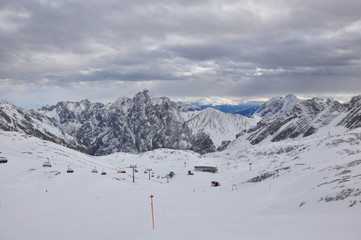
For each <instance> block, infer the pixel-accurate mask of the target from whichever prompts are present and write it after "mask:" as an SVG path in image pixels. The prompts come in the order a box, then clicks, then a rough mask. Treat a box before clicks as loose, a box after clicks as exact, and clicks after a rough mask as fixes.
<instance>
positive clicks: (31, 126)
mask: <svg viewBox="0 0 361 240" xmlns="http://www.w3.org/2000/svg"><path fill="white" fill-rule="evenodd" d="M0 129H2V130H5V131H17V132H20V133H26V134H28V135H31V136H35V137H38V138H41V139H44V140H49V141H53V142H55V143H59V144H62V145H64V146H67V147H69V148H73V149H76V150H78V151H81V152H87V150H86V148H85V147H84V146H83V145H82V144H80V143H79V141H78V140H77V139H76V138H74V137H72V136H70V135H69V134H67V133H65V132H64V131H61V130H60V129H59V128H57V127H55V126H54V125H53V124H51V123H45V122H42V121H39V120H38V119H36V118H33V117H32V116H31V115H29V114H28V113H27V111H26V110H25V109H21V108H18V107H16V106H15V105H13V104H11V103H8V102H7V101H5V100H0Z"/></svg>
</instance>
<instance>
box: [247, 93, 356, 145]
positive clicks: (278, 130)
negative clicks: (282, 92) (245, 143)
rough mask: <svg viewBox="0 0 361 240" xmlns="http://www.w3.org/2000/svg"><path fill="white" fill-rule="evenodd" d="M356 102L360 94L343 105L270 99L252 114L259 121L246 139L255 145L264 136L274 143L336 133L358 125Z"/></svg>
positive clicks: (292, 99)
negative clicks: (259, 119) (317, 134)
mask: <svg viewBox="0 0 361 240" xmlns="http://www.w3.org/2000/svg"><path fill="white" fill-rule="evenodd" d="M360 105H361V104H360V96H358V97H354V98H352V100H351V101H350V103H345V104H341V103H340V102H338V101H336V100H333V99H330V98H329V99H322V98H313V99H308V100H299V99H297V98H296V97H295V96H293V95H288V96H286V97H284V98H273V99H271V100H269V101H268V102H266V103H265V104H264V105H263V106H261V107H260V108H259V109H258V111H257V112H256V113H255V114H254V115H255V116H259V117H262V120H261V121H259V122H258V124H257V126H256V127H254V128H252V129H251V130H249V132H248V133H249V135H248V137H247V139H248V140H249V141H250V142H251V143H252V144H257V143H260V142H262V141H264V140H266V139H268V140H269V141H272V142H276V141H281V140H284V139H288V138H291V139H295V138H299V137H307V136H310V135H312V134H316V133H322V134H325V133H326V134H337V133H340V132H343V131H345V130H347V128H354V127H357V126H360V121H361V119H360Z"/></svg>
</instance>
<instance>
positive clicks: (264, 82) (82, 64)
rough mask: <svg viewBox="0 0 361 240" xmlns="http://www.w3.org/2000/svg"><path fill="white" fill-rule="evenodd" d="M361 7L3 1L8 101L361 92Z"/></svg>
mask: <svg viewBox="0 0 361 240" xmlns="http://www.w3.org/2000/svg"><path fill="white" fill-rule="evenodd" d="M360 9H361V2H360V1H359V0H345V1H336V0H335V1H332V0H327V1H326V0H316V1H315V0H312V1H311V0H304V1H295V0H294V1H292V0H291V1H290V0H287V1H286V0H272V1H269V0H264V1H234V0H223V1H205V0H192V1H187V0H161V1H149V0H137V1H121V0H102V1H100V0H87V1H85V0H37V1H35V0H34V1H27V0H17V1H12V0H3V1H1V3H0V53H1V54H0V84H1V85H0V94H1V95H2V98H5V99H8V100H10V101H11V100H12V101H14V102H18V103H20V102H29V101H38V103H35V102H34V104H41V102H43V104H45V103H47V102H49V101H50V102H51V101H59V100H64V99H69V100H71V99H73V100H77V99H78V98H80V99H81V98H89V99H92V100H100V101H106V100H114V99H115V98H117V97H118V96H131V95H133V94H134V93H135V92H137V91H140V90H142V89H144V88H149V89H150V90H152V91H154V92H155V93H156V94H159V95H165V96H170V97H195V98H196V97H208V96H216V97H224V98H227V97H240V98H267V97H271V96H275V95H283V94H287V93H295V94H299V95H354V94H359V93H360V92H361V84H360V73H361V11H360Z"/></svg>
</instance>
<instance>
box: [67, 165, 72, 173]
mask: <svg viewBox="0 0 361 240" xmlns="http://www.w3.org/2000/svg"><path fill="white" fill-rule="evenodd" d="M66 172H67V173H73V172H74V170H73V169H72V168H70V165H68V169H67V170H66Z"/></svg>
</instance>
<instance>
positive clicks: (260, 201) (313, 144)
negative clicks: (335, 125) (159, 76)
mask: <svg viewBox="0 0 361 240" xmlns="http://www.w3.org/2000/svg"><path fill="white" fill-rule="evenodd" d="M355 141H357V137H355V136H354V135H352V134H351V135H350V134H348V135H345V136H339V137H336V136H335V137H333V138H331V139H320V138H310V139H306V140H305V141H297V142H287V143H286V142H282V143H274V144H271V145H262V146H259V147H258V148H257V149H256V148H252V147H251V146H246V147H242V145H241V144H239V145H238V147H237V146H236V145H233V146H231V148H230V149H227V150H225V151H224V152H220V153H214V154H208V155H204V156H201V155H198V154H195V153H193V152H190V151H177V150H168V149H159V150H155V151H151V152H146V153H143V154H139V155H132V154H124V153H115V154H112V155H109V156H103V157H92V156H88V155H84V154H82V153H79V152H76V151H73V150H69V149H67V148H65V147H62V146H59V145H56V144H54V143H51V142H46V141H42V140H39V139H36V138H32V137H26V136H24V135H21V134H19V133H9V132H0V151H1V152H2V153H1V155H2V156H6V157H7V158H8V159H9V162H8V163H7V164H2V165H0V239H8V240H17V239H19V240H26V239H29V240H30V239H36V240H42V239H44V240H45V239H54V240H57V239H59V240H60V239H67V240H71V239H74V240H75V239H77V240H79V239H86V240H91V239H109V240H111V239H139V240H140V239H157V240H162V239H255V240H263V239H267V240H273V239H285V240H286V239H287V240H288V239H296V240H298V239H300V240H301V239H302V240H304V239H317V240H319V239H320V240H322V239H327V240H330V239H331V240H332V239H334V240H339V239H346V240H354V239H355V240H356V239H359V236H360V234H361V229H360V227H359V224H360V222H361V207H360V206H361V202H359V201H360V200H361V198H360V195H358V196H350V197H349V198H346V199H344V200H342V201H341V200H340V201H330V202H325V201H319V200H320V198H321V197H324V196H325V195H334V194H336V193H337V192H339V191H340V190H341V189H344V188H351V187H353V188H360V186H361V185H360V177H357V176H358V175H360V174H361V164H360V165H355V166H353V167H351V166H349V165H347V164H348V163H350V162H353V161H356V160H359V159H361V158H360V153H359V152H357V149H359V145H357V144H354V143H355ZM350 142H351V143H352V144H350ZM336 143H337V144H336ZM290 147H292V150H290V151H288V150H289V149H290ZM281 149H282V150H281ZM287 149H288V150H287ZM345 149H347V150H348V151H346V152H345V151H344V150H345ZM282 151H283V152H282ZM287 151H288V152H287ZM350 151H351V152H353V154H349V153H350ZM277 152H278V153H277ZM281 152H282V153H281ZM347 152H348V153H347ZM47 158H49V159H50V162H51V163H52V167H51V168H43V167H42V164H43V162H45V161H46V160H47ZM249 162H252V163H253V164H252V170H250V169H249V164H248V163H249ZM185 163H186V164H185ZM131 164H136V165H137V167H138V173H136V175H135V176H136V179H135V183H133V182H132V171H131V170H132V169H130V168H128V167H129V166H130V165H131ZM68 165H70V167H71V168H73V169H74V173H72V174H70V173H66V169H67V167H68ZM195 165H212V166H217V168H218V169H219V173H217V174H211V173H200V172H194V171H193V169H194V166H195ZM335 166H339V167H337V168H335ZM94 167H96V168H97V169H98V174H93V173H91V170H92V169H93V168H94ZM284 167H290V168H289V169H283V170H280V171H279V177H275V178H273V177H270V178H267V179H265V180H263V181H260V182H247V181H248V180H249V179H251V178H254V177H256V176H259V175H261V174H263V173H265V172H271V171H273V170H275V169H280V168H281V169H282V168H284ZM340 167H341V168H340ZM147 168H152V169H153V171H154V177H153V178H152V179H151V180H148V176H149V175H148V173H147V174H145V173H144V170H146V169H147ZM102 169H104V170H105V171H106V172H107V175H104V176H103V175H100V172H101V171H102ZM118 169H122V170H126V171H127V172H126V173H125V174H121V173H117V170H118ZM345 169H346V170H349V171H351V172H350V173H348V174H341V175H337V174H340V173H341V172H342V171H344V170H345ZM188 170H192V172H194V175H192V176H188V175H187V172H188ZM170 171H174V172H175V174H176V175H175V176H174V177H173V178H171V179H170V180H169V183H167V180H166V178H162V177H164V176H165V175H166V174H168V173H169V172H170ZM345 175H350V176H351V177H349V178H348V181H346V182H341V183H339V181H336V180H338V179H342V177H343V176H345ZM158 176H159V178H157V177H158ZM211 181H219V182H220V183H221V186H220V187H211V186H210V182H211ZM324 182H331V183H328V184H323V185H321V186H317V185H320V184H322V183H324ZM234 184H236V185H237V190H234V191H232V186H233V185H234ZM342 186H343V188H342ZM150 194H153V195H154V196H155V197H154V210H155V229H154V230H152V226H151V210H150V198H149V196H150ZM350 199H352V200H357V201H358V202H357V204H355V205H354V206H352V207H349V201H350ZM303 201H304V202H305V203H304V205H302V206H300V204H301V203H302V202H303Z"/></svg>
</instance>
